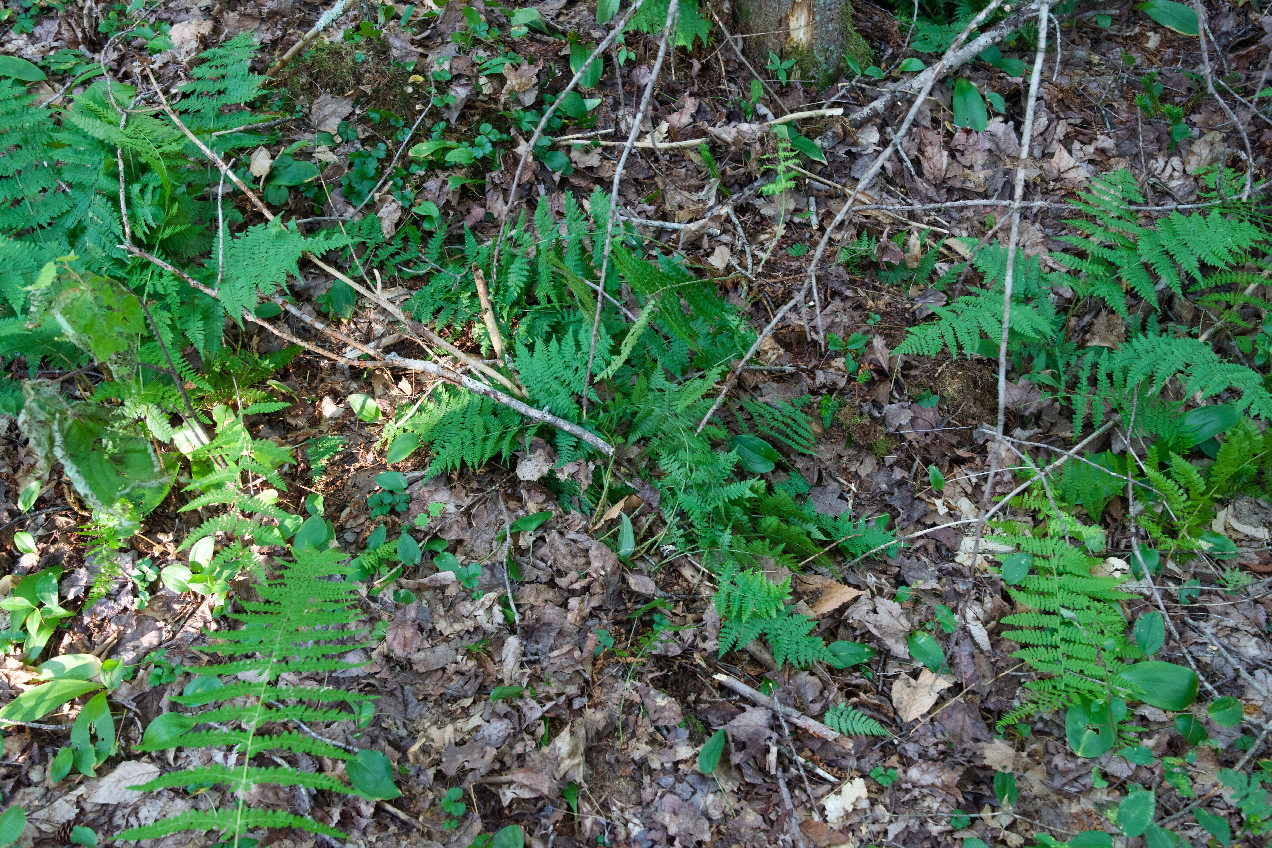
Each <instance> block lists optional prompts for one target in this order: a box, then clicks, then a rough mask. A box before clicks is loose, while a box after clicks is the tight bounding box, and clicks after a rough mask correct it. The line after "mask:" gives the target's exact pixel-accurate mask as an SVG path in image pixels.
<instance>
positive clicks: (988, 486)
mask: <svg viewBox="0 0 1272 848" xmlns="http://www.w3.org/2000/svg"><path fill="white" fill-rule="evenodd" d="M1050 13H1051V2H1050V0H1042V3H1041V4H1040V6H1039V8H1038V47H1037V50H1036V51H1035V52H1034V66H1033V73H1031V74H1030V75H1029V94H1028V97H1027V99H1026V101H1025V122H1024V126H1023V127H1022V128H1021V138H1020V157H1019V158H1018V159H1017V160H1016V180H1015V186H1014V188H1013V192H1012V201H1011V233H1010V235H1009V236H1008V237H1007V267H1006V270H1004V272H1003V322H1002V330H1001V333H1000V335H999V340H998V418H997V424H996V425H995V427H994V449H993V450H992V451H991V453H990V458H989V478H988V479H987V480H986V481H985V493H984V495H982V497H981V509H982V511H983V510H984V509H985V507H987V506H988V505H989V499H990V496H991V495H992V493H993V491H994V478H995V477H997V476H998V458H999V453H1000V450H1001V446H1002V443H1003V441H1002V440H1003V428H1004V427H1005V426H1006V421H1007V336H1008V331H1009V328H1010V326H1011V294H1012V286H1013V284H1014V283H1015V280H1016V273H1015V272H1016V267H1015V266H1016V251H1017V249H1018V248H1019V246H1020V204H1021V202H1023V201H1024V199H1025V165H1026V163H1027V162H1028V161H1029V150H1030V147H1031V145H1032V143H1033V125H1034V110H1035V108H1036V107H1037V103H1038V85H1039V82H1040V80H1041V78H1042V66H1043V63H1044V61H1045V60H1046V58H1047V34H1048V33H1049V32H1050V31H1051V27H1050V26H1049V25H1048V21H1047V16H1048V15H1049V14H1050ZM1044 482H1045V481H1044ZM984 532H985V523H984V522H981V523H980V524H978V525H977V526H976V542H975V544H974V545H973V547H972V561H973V562H975V561H976V557H977V556H978V555H979V553H980V543H981V537H982V535H983V534H984Z"/></svg>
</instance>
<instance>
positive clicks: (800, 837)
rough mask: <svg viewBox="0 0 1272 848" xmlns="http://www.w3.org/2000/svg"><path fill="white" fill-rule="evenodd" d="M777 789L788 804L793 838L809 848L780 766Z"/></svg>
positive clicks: (805, 847) (800, 845)
mask: <svg viewBox="0 0 1272 848" xmlns="http://www.w3.org/2000/svg"><path fill="white" fill-rule="evenodd" d="M778 716H779V717H780V716H781V713H780V712H779V713H778ZM777 788H778V789H779V790H780V791H781V793H782V802H783V803H784V804H786V812H787V815H789V817H790V818H789V821H790V825H791V836H792V837H793V838H794V840H795V844H796V845H798V846H799V848H808V846H807V845H806V844H805V842H804V834H803V833H800V830H799V822H798V821H796V820H795V802H794V801H793V800H791V790H790V788H789V787H788V786H787V785H786V775H784V774H782V767H781V766H778V768H777Z"/></svg>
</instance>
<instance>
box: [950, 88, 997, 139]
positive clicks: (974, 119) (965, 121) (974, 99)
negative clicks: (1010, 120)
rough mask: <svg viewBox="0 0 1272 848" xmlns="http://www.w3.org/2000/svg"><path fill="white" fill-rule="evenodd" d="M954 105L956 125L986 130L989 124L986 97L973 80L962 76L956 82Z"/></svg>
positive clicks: (980, 130)
mask: <svg viewBox="0 0 1272 848" xmlns="http://www.w3.org/2000/svg"><path fill="white" fill-rule="evenodd" d="M953 107H954V126H956V127H967V128H969V129H972V130H975V131H976V132H984V131H985V128H986V127H988V126H989V112H988V111H986V109H985V99H984V98H983V97H981V93H980V91H979V90H978V89H977V88H976V84H975V83H973V82H972V81H971V80H969V79H966V78H960V79H959V80H957V81H956V82H955V83H954V101H953Z"/></svg>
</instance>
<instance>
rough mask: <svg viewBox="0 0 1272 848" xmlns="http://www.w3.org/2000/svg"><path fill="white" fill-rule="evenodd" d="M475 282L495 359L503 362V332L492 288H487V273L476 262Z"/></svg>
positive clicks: (474, 267) (474, 268) (474, 266)
mask: <svg viewBox="0 0 1272 848" xmlns="http://www.w3.org/2000/svg"><path fill="white" fill-rule="evenodd" d="M473 283H474V284H475V285H476V286H477V299H478V300H480V301H481V317H482V320H484V321H485V322H486V332H487V333H489V334H490V346H491V347H493V348H494V349H495V359H496V360H498V361H499V362H503V361H504V340H503V334H502V333H500V332H499V322H498V321H496V320H495V309H494V307H493V306H491V304H490V290H489V289H488V288H486V275H485V274H483V273H482V272H481V268H479V267H477V265H476V264H474V265H473Z"/></svg>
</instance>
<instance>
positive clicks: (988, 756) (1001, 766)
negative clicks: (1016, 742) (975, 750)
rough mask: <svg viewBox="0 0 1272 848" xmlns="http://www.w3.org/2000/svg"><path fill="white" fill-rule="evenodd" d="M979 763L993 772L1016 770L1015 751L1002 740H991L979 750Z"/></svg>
mask: <svg viewBox="0 0 1272 848" xmlns="http://www.w3.org/2000/svg"><path fill="white" fill-rule="evenodd" d="M980 755H981V761H982V762H984V763H985V765H987V766H988V767H990V768H992V769H993V770H994V771H1015V770H1016V749H1015V748H1013V747H1011V745H1009V744H1007V742H1006V741H1004V740H1002V739H992V740H990V741H989V742H986V743H985V745H984V746H983V747H982V748H981V752H980Z"/></svg>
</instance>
